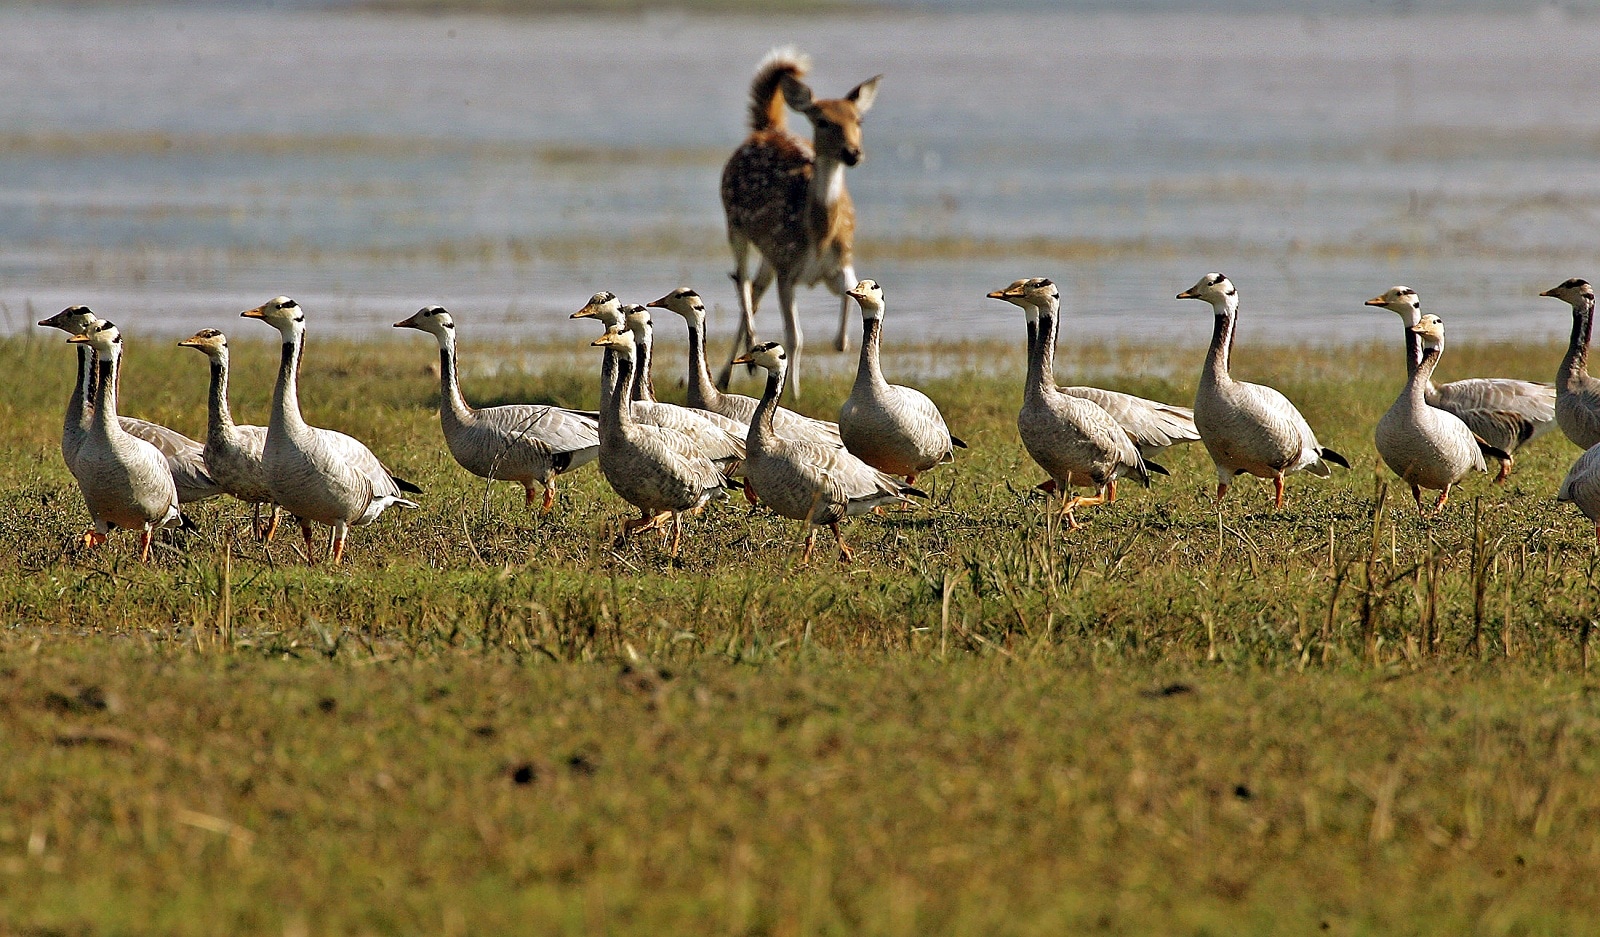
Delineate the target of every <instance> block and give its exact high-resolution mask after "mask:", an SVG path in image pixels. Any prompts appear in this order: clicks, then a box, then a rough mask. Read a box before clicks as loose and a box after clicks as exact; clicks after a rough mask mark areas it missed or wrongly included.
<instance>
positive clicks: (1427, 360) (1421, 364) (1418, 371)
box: [1406, 332, 1444, 407]
mask: <svg viewBox="0 0 1600 937" xmlns="http://www.w3.org/2000/svg"><path fill="white" fill-rule="evenodd" d="M1410 334H1411V337H1412V338H1413V339H1416V340H1417V354H1418V355H1419V356H1420V357H1421V360H1419V361H1418V362H1417V363H1416V364H1415V365H1414V366H1413V367H1412V370H1411V373H1410V374H1409V375H1407V377H1406V394H1407V396H1409V397H1410V398H1411V402H1412V403H1413V404H1415V405H1417V406H1419V407H1421V406H1426V405H1427V389H1428V386H1429V385H1430V384H1432V383H1433V369H1434V368H1436V367H1438V366H1439V357H1440V356H1441V355H1443V354H1444V348H1443V347H1442V346H1439V345H1435V346H1434V347H1432V348H1423V347H1422V340H1421V339H1420V338H1419V337H1418V336H1417V334H1416V333H1415V332H1412V333H1410Z"/></svg>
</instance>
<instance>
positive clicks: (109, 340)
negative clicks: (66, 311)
mask: <svg viewBox="0 0 1600 937" xmlns="http://www.w3.org/2000/svg"><path fill="white" fill-rule="evenodd" d="M67 342H68V343H69V344H73V345H88V346H89V347H90V348H93V349H94V350H95V352H96V353H97V354H99V355H100V357H101V358H105V357H108V356H114V355H116V354H118V353H119V352H120V351H121V350H122V333H121V332H120V331H118V330H117V327H116V326H115V325H113V324H111V323H110V322H107V321H106V320H104V319H96V320H94V321H93V322H91V323H90V324H89V326H88V328H86V329H85V330H84V331H83V332H80V333H79V334H77V335H74V336H72V337H71V338H69V339H67Z"/></svg>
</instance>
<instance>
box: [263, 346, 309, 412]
mask: <svg viewBox="0 0 1600 937" xmlns="http://www.w3.org/2000/svg"><path fill="white" fill-rule="evenodd" d="M304 349H305V335H304V334H303V333H300V334H295V333H290V334H288V335H285V336H284V339H283V354H282V356H281V357H280V358H279V361H278V382H277V383H276V384H275V385H273V388H272V416H271V418H270V421H269V423H268V425H267V430H268V432H269V433H278V432H282V431H284V430H288V429H299V428H301V427H304V426H305V425H306V421H305V418H304V417H302V416H301V415H300V388H299V380H300V355H301V354H302V352H303V351H304Z"/></svg>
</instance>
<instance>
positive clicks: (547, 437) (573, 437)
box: [477, 404, 600, 453]
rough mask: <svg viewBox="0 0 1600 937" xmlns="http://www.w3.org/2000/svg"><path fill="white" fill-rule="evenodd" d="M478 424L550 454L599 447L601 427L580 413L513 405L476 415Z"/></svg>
mask: <svg viewBox="0 0 1600 937" xmlns="http://www.w3.org/2000/svg"><path fill="white" fill-rule="evenodd" d="M477 417H478V422H479V423H481V424H486V425H489V426H492V427H494V428H495V429H496V430H497V431H498V432H500V433H501V434H503V435H505V436H506V437H507V438H508V439H524V440H527V441H528V442H529V443H532V444H535V445H539V446H543V447H544V448H546V449H548V450H549V451H550V452H569V453H570V452H581V451H583V450H585V449H592V448H594V447H596V446H598V445H600V423H599V420H598V419H597V418H595V417H592V416H588V415H586V414H584V413H582V412H581V411H577V410H567V409H564V408H562V407H547V406H540V405H537V404H511V405H508V406H503V407H487V408H485V409H482V410H479V411H477Z"/></svg>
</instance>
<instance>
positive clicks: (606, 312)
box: [571, 290, 622, 329]
mask: <svg viewBox="0 0 1600 937" xmlns="http://www.w3.org/2000/svg"><path fill="white" fill-rule="evenodd" d="M571 318H573V319H599V320H600V324H601V325H603V326H605V327H606V328H607V329H620V328H622V301H621V300H619V299H617V294H616V293H613V292H611V291H610V290H601V291H600V292H598V293H596V294H594V295H593V296H591V297H589V301H588V302H587V303H584V305H583V308H582V309H579V310H578V311H577V312H574V313H573V314H572V316H571Z"/></svg>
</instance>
